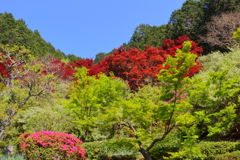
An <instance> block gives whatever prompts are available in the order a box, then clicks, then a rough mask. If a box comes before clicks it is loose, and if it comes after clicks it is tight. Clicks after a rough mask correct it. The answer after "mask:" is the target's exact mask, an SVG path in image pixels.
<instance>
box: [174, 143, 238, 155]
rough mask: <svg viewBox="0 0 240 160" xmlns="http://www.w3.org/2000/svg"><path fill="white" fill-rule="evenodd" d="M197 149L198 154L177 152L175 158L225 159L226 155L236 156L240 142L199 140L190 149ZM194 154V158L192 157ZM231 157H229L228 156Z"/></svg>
mask: <svg viewBox="0 0 240 160" xmlns="http://www.w3.org/2000/svg"><path fill="white" fill-rule="evenodd" d="M194 149H199V150H200V154H198V155H196V154H195V155H191V154H188V155H187V154H186V153H185V154H179V155H180V156H181V157H180V156H179V157H177V156H176V155H175V157H174V158H175V159H177V158H184V159H194V160H200V159H204V160H215V159H219V160H227V159H228V158H227V157H236V156H239V155H240V152H239V151H238V150H240V142H227V141H222V142H209V141H208V142H201V143H199V144H196V145H195V146H193V147H192V150H194ZM193 156H194V158H192V157H193ZM230 159H231V158H230Z"/></svg>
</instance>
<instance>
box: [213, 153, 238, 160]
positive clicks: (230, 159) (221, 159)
mask: <svg viewBox="0 0 240 160" xmlns="http://www.w3.org/2000/svg"><path fill="white" fill-rule="evenodd" d="M214 159H215V160H238V159H240V151H235V152H231V153H226V154H221V155H217V156H216V157H215V158H214Z"/></svg>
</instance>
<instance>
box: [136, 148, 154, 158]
mask: <svg viewBox="0 0 240 160" xmlns="http://www.w3.org/2000/svg"><path fill="white" fill-rule="evenodd" d="M139 152H141V153H142V155H143V157H144V159H145V160H152V158H151V157H150V155H149V152H148V151H146V150H145V149H143V148H140V149H139Z"/></svg>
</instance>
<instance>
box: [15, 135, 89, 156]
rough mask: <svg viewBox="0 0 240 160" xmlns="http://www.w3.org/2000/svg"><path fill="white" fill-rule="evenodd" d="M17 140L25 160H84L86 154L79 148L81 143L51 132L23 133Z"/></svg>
mask: <svg viewBox="0 0 240 160" xmlns="http://www.w3.org/2000/svg"><path fill="white" fill-rule="evenodd" d="M19 139H20V142H19V144H20V150H21V151H22V152H23V154H25V156H26V158H27V159H35V160H46V159H47V160H53V159H65V160H72V159H76V160H82V159H86V158H85V157H84V155H85V153H86V152H85V151H83V148H82V147H81V146H80V145H81V144H82V141H80V140H79V139H77V138H75V137H73V136H72V135H69V134H66V133H61V132H51V131H41V132H35V133H32V134H29V133H24V134H22V135H21V136H20V137H19Z"/></svg>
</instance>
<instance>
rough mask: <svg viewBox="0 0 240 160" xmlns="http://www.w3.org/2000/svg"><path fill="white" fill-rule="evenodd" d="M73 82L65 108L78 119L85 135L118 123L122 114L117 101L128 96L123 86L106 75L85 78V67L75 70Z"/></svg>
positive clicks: (123, 84) (120, 82)
mask: <svg viewBox="0 0 240 160" xmlns="http://www.w3.org/2000/svg"><path fill="white" fill-rule="evenodd" d="M75 78H76V79H77V80H76V81H75V82H73V83H72V85H71V87H70V91H69V97H70V99H69V100H66V101H65V102H64V105H65V106H66V107H68V108H69V109H70V110H71V111H72V112H73V113H74V115H75V116H77V118H78V120H77V121H76V122H77V123H78V124H79V125H78V127H79V128H80V129H81V130H82V131H83V132H85V133H87V132H89V131H91V132H93V130H94V129H95V128H96V127H99V128H101V127H103V128H104V126H106V127H111V124H113V123H115V122H116V121H117V122H118V121H119V118H117V117H118V116H117V115H118V114H119V112H121V111H120V110H119V109H120V105H119V101H120V100H122V99H123V98H124V97H125V94H126V93H127V92H128V88H127V86H126V84H125V83H124V82H123V81H122V80H120V79H114V77H107V76H106V75H105V74H98V76H97V77H95V76H88V75H87V69H86V68H85V67H82V68H78V69H77V73H76V74H75ZM115 115H116V117H115V118H114V116H115ZM119 116H121V114H120V115H119ZM110 120H111V121H110ZM82 138H84V137H82Z"/></svg>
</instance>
